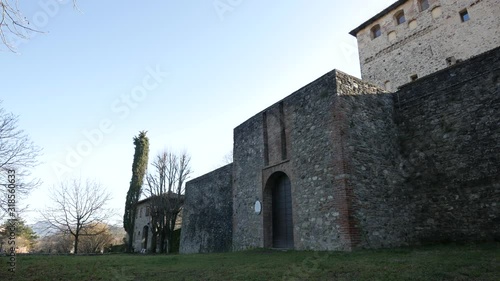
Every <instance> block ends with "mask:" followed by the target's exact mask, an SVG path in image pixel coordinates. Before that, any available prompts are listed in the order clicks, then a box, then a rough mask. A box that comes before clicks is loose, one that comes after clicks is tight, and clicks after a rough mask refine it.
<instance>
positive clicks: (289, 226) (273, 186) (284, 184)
mask: <svg viewBox="0 0 500 281" xmlns="http://www.w3.org/2000/svg"><path fill="white" fill-rule="evenodd" d="M264 246H265V247H272V248H284V249H292V248H293V247H294V244H293V218H292V189H291V183H290V178H288V176H287V175H286V174H285V173H283V172H277V173H274V174H273V175H271V177H270V178H269V180H268V182H267V184H266V187H265V190H264Z"/></svg>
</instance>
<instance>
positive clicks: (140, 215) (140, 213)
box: [139, 208, 142, 218]
mask: <svg viewBox="0 0 500 281" xmlns="http://www.w3.org/2000/svg"><path fill="white" fill-rule="evenodd" d="M139 217H140V218H142V208H141V209H140V210H139Z"/></svg>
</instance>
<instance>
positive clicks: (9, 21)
mask: <svg viewBox="0 0 500 281" xmlns="http://www.w3.org/2000/svg"><path fill="white" fill-rule="evenodd" d="M73 7H75V8H76V9H77V10H78V6H77V5H76V0H73ZM0 8H1V13H2V15H1V16H0V39H1V40H2V43H3V45H5V46H6V47H7V48H8V49H9V50H11V51H13V52H14V51H15V46H13V44H12V42H11V40H10V38H11V37H14V38H15V37H17V38H21V39H28V38H29V36H30V32H37V33H40V32H41V31H40V30H38V29H37V28H36V27H32V26H30V22H29V21H28V19H27V18H26V17H25V16H23V14H22V12H21V10H20V9H19V1H18V0H0Z"/></svg>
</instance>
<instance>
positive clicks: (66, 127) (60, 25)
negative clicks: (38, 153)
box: [0, 0, 394, 221]
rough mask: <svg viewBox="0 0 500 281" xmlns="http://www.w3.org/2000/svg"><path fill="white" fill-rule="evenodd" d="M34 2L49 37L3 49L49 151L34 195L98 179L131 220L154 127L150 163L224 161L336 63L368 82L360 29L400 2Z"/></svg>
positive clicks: (33, 15) (34, 16) (34, 133)
mask: <svg viewBox="0 0 500 281" xmlns="http://www.w3.org/2000/svg"><path fill="white" fill-rule="evenodd" d="M20 2H22V3H20V5H21V6H20V8H21V11H22V12H23V13H24V15H25V16H26V17H27V18H28V19H30V22H31V23H30V26H31V27H33V28H36V29H40V30H42V31H44V32H45V33H43V34H35V35H34V36H32V38H31V39H30V40H28V41H23V42H21V43H20V44H19V45H18V47H17V49H18V53H11V52H9V51H7V50H5V48H4V49H3V52H0V61H1V64H2V75H1V76H0V82H1V85H2V86H1V88H0V100H3V104H2V106H3V107H4V108H5V109H6V110H7V111H10V112H13V113H15V114H17V115H19V117H20V127H21V128H22V129H24V130H25V131H26V132H27V133H28V134H29V135H30V136H31V138H32V139H33V141H34V142H35V143H36V144H37V145H39V146H40V147H42V148H43V150H44V152H43V156H42V157H41V159H40V160H41V161H42V162H43V164H41V165H40V166H38V167H37V168H36V169H35V170H34V175H35V176H37V177H40V178H41V179H42V181H43V185H42V186H41V187H40V188H38V189H37V190H36V191H34V192H33V193H32V194H31V196H30V197H29V198H27V199H25V201H24V203H26V204H29V205H30V209H31V210H35V209H41V208H43V206H44V205H45V204H50V202H49V201H48V198H47V197H46V195H45V194H46V193H47V191H48V190H50V188H51V187H52V186H54V185H55V184H57V183H58V182H59V181H60V180H64V179H65V178H71V177H81V178H82V179H86V178H91V179H95V180H97V181H99V182H100V183H101V184H102V185H103V186H105V187H106V188H107V189H108V190H109V191H110V192H111V193H112V196H113V200H112V201H111V202H110V207H113V208H116V209H117V211H118V214H119V215H118V216H117V217H116V219H121V216H122V213H123V206H124V202H125V196H126V193H127V190H128V187H129V181H130V178H131V165H132V158H133V153H134V146H133V143H132V138H133V137H134V136H135V135H137V133H138V132H139V131H140V130H147V131H148V136H149V138H150V159H151V158H153V157H154V155H156V154H157V153H158V152H159V151H160V150H162V149H163V148H170V149H174V150H181V149H186V150H187V151H188V152H189V153H190V154H191V156H192V168H193V170H194V174H193V177H196V176H200V175H202V174H204V173H206V172H209V171H211V170H213V169H215V168H217V167H219V166H221V165H222V162H223V157H224V155H225V154H227V153H228V152H229V151H231V149H232V141H233V136H232V133H233V129H234V127H236V126H238V125H239V124H241V123H242V122H244V121H245V120H247V119H248V118H250V117H252V116H253V115H255V114H256V113H258V112H259V111H261V110H263V109H265V108H266V107H268V106H270V105H271V104H273V103H275V102H276V101H278V100H280V99H282V98H284V97H286V96H287V95H289V94H291V93H292V92H294V91H295V90H297V89H299V88H301V87H302V86H305V85H306V84H308V83H310V82H312V81H313V80H315V79H316V78H318V77H320V76H321V75H323V74H325V73H327V72H328V71H330V70H332V69H339V70H341V71H344V72H347V73H349V74H351V75H354V76H358V77H359V75H360V74H359V60H358V55H357V46H356V40H355V38H354V37H352V36H350V35H349V34H348V32H349V31H350V30H352V29H354V28H355V27H357V26H358V25H359V24H361V23H362V22H364V21H365V20H367V19H368V18H370V17H372V16H373V15H375V14H376V13H378V12H379V11H381V10H382V9H384V8H386V7H387V6H389V5H390V4H392V3H393V2H394V0H377V1H369V0H351V1H332V0H318V1H289V0H288V1H285V0H276V1H263V0H254V1H249V0H215V1H213V0H210V1H200V0H195V1H152V2H150V1H126V2H123V1H97V0H88V1H83V0H80V1H79V9H80V12H79V11H77V10H75V9H74V8H73V7H72V4H71V3H67V2H68V1H67V0H66V1H63V4H56V5H55V6H54V5H49V8H47V7H43V5H41V4H40V3H52V4H53V3H57V2H56V1H55V0H41V1H20ZM224 9H225V10H224ZM151 73H156V74H151ZM165 73H168V74H167V75H166V74H165ZM103 122H104V124H101V123H103ZM108 127H112V128H111V129H109V128H108ZM97 130H99V131H100V132H101V133H102V139H101V138H100V137H99V136H98V134H96V133H95V132H97ZM84 132H93V133H87V135H89V134H90V135H92V136H93V137H90V138H89V137H88V136H86V134H85V133H84ZM93 138H94V139H93ZM92 141H93V142H94V143H91V142H92ZM89 143H90V144H91V145H90V147H89V145H88V144H89ZM78 148H80V151H83V152H85V153H83V154H85V155H82V153H78V152H76V153H78V154H79V155H80V156H81V159H79V161H75V159H74V157H72V156H68V155H71V154H72V152H71V151H73V150H75V151H76V150H77V149H78ZM73 156H74V155H73ZM68 159H69V160H68ZM68 161H69V162H68ZM63 165H64V166H63ZM55 167H58V168H59V169H55ZM61 167H67V168H68V169H62V168H61ZM26 216H28V218H29V220H30V221H33V220H34V218H35V217H36V213H35V212H30V213H28V214H26Z"/></svg>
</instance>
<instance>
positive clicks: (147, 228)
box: [132, 198, 182, 252]
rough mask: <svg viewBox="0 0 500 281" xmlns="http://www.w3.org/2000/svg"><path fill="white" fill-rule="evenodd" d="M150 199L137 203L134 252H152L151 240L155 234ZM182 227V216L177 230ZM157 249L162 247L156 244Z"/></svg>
mask: <svg viewBox="0 0 500 281" xmlns="http://www.w3.org/2000/svg"><path fill="white" fill-rule="evenodd" d="M149 201H150V198H146V199H143V200H141V201H139V202H137V205H136V208H137V212H136V214H137V215H136V218H135V224H134V242H133V244H132V246H133V247H134V252H140V251H142V250H143V249H145V250H146V251H147V252H152V249H151V240H152V237H153V234H152V232H151V210H150V202H149ZM181 225H182V216H181V215H179V216H178V217H177V221H176V226H175V229H179V228H180V227H181ZM156 245H157V247H158V246H159V245H160V244H159V243H157V244H156Z"/></svg>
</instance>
